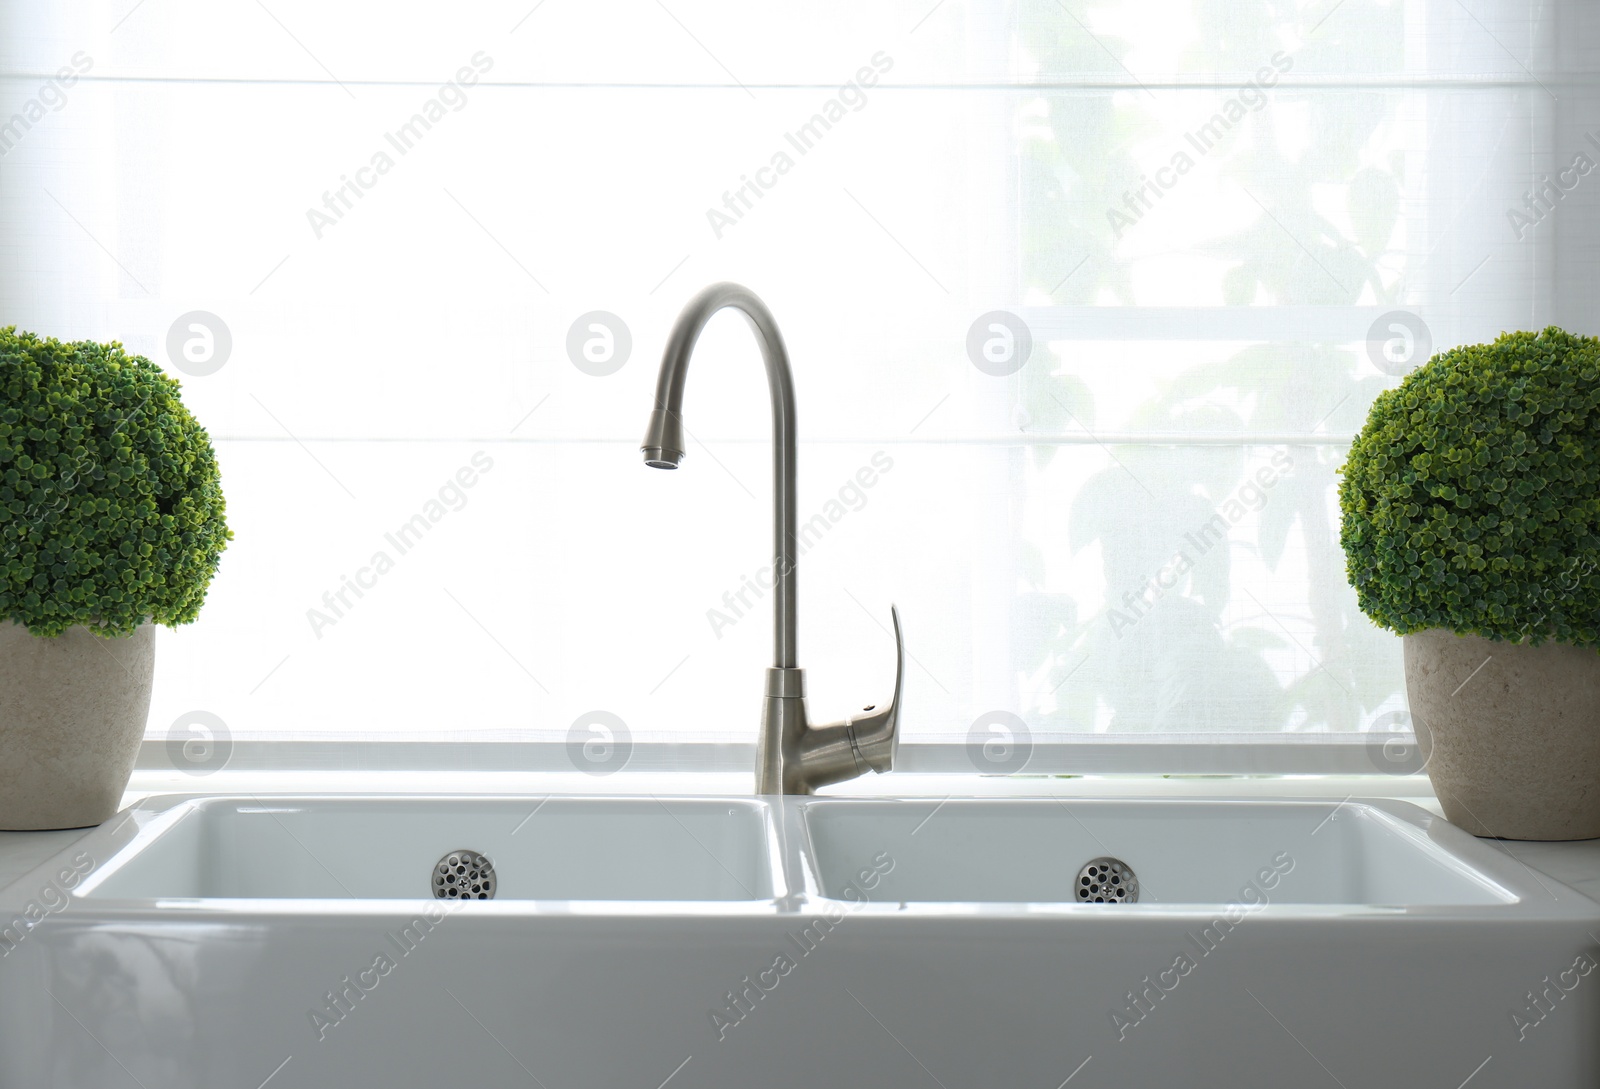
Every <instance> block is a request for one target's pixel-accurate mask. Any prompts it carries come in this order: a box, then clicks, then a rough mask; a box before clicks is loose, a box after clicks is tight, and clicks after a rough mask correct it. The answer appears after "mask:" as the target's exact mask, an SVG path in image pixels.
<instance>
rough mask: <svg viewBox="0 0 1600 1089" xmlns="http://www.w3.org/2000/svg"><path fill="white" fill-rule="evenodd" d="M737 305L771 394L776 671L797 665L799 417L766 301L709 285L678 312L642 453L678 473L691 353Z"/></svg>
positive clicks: (786, 363) (731, 287)
mask: <svg viewBox="0 0 1600 1089" xmlns="http://www.w3.org/2000/svg"><path fill="white" fill-rule="evenodd" d="M729 307H732V308H733V309H735V310H738V311H739V312H740V313H742V314H743V315H744V316H745V318H746V320H748V321H749V322H750V327H751V328H752V329H753V330H754V331H755V334H756V340H757V342H758V343H759V344H760V345H761V358H762V360H763V361H764V362H765V363H766V365H767V388H768V390H769V392H770V393H771V395H772V495H773V502H774V506H775V509H774V512H773V523H772V533H773V542H772V552H773V556H772V562H773V573H774V575H775V576H776V578H777V604H776V613H775V615H774V617H773V628H774V631H773V647H772V656H773V661H772V664H773V666H774V667H775V668H777V669H794V668H796V667H797V666H798V664H799V659H798V654H799V651H798V648H797V647H796V645H795V643H796V637H797V635H798V632H799V620H798V617H797V615H796V612H795V604H796V601H797V599H798V589H797V586H796V580H795V561H796V559H797V550H796V539H795V509H796V508H795V418H794V379H793V377H792V376H791V374H790V372H789V353H788V352H787V351H785V350H784V347H783V335H782V334H781V333H779V332H778V323H777V321H776V320H774V318H773V316H772V311H770V310H768V309H767V307H766V304H765V303H763V302H762V301H761V300H760V299H759V298H757V297H756V294H755V292H753V291H751V290H750V289H749V288H747V287H744V286H741V285H740V284H732V283H722V284H712V285H711V286H710V287H708V288H706V289H705V290H704V291H702V292H700V293H699V294H698V295H696V296H695V297H694V298H693V299H691V300H690V301H689V305H688V306H686V307H684V308H683V313H682V314H680V315H678V320H677V322H676V323H675V324H674V325H673V327H672V334H671V336H669V337H668V338H667V349H666V351H665V352H663V353H662V356H661V375H660V377H659V378H658V379H657V381H656V404H655V410H654V411H652V412H651V413H650V424H649V426H648V427H647V428H646V429H645V436H644V442H643V443H642V444H641V445H640V447H639V449H640V451H641V452H642V453H643V454H644V462H645V464H646V465H649V466H650V467H651V468H654V469H676V468H677V467H678V463H679V462H680V461H682V460H683V455H684V452H685V450H684V441H683V436H684V428H683V387H684V382H685V381H686V379H687V378H688V374H689V356H690V355H692V354H693V353H694V346H695V342H696V341H697V340H699V338H700V330H701V329H703V328H705V324H706V322H708V321H710V320H711V316H712V315H713V314H715V313H717V312H718V311H719V310H725V309H727V308H729Z"/></svg>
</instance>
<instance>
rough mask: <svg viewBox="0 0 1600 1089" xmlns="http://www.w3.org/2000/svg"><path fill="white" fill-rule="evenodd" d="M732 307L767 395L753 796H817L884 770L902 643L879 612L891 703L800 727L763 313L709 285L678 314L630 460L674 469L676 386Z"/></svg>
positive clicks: (901, 672)
mask: <svg viewBox="0 0 1600 1089" xmlns="http://www.w3.org/2000/svg"><path fill="white" fill-rule="evenodd" d="M727 307H732V308H734V309H735V310H738V311H739V312H740V313H742V314H743V315H744V316H745V318H746V319H747V320H748V321H749V322H750V327H751V328H752V329H753V330H754V331H755V334H756V340H757V341H758V342H759V343H760V345H761V358H762V360H763V361H764V362H765V363H766V366H767V387H768V390H769V391H770V393H771V395H772V496H773V505H774V508H775V510H774V513H773V570H774V572H775V573H776V575H777V593H776V595H775V599H774V603H773V652H772V653H773V663H772V667H771V668H770V669H768V670H767V689H766V702H765V704H764V706H763V709H762V715H761V736H760V739H759V741H758V743H757V745H756V793H757V794H810V793H811V792H812V791H813V790H815V789H816V788H817V787H820V786H827V785H828V784H829V783H838V782H843V781H844V780H846V779H854V778H856V777H857V776H859V775H861V774H863V773H864V772H866V771H867V770H868V769H869V768H870V769H871V770H872V771H875V772H885V771H888V770H889V769H890V768H892V767H894V757H895V750H896V748H897V747H898V745H899V741H900V730H899V725H900V688H901V684H902V681H903V680H904V677H905V643H904V642H903V640H902V639H901V636H900V612H899V610H898V609H896V608H894V606H892V605H891V606H890V607H889V614H890V617H891V618H892V619H893V621H894V642H895V673H894V695H893V696H891V697H890V699H889V702H888V704H887V705H885V706H884V707H883V708H882V709H879V708H877V707H875V706H872V705H868V706H867V707H864V708H862V710H861V713H860V714H858V715H856V716H855V717H853V718H847V719H844V720H843V721H840V722H832V723H828V724H827V725H825V726H812V725H811V724H810V723H808V722H807V721H806V686H805V671H804V670H802V669H801V668H800V667H799V663H798V658H797V654H796V650H795V635H796V631H797V627H798V625H797V622H796V621H797V616H796V605H797V587H796V561H797V559H798V550H797V547H796V546H797V538H796V533H795V418H794V416H795V414H794V379H793V377H792V376H791V374H790V372H789V356H788V353H787V352H786V351H785V350H784V347H783V336H782V335H781V334H780V333H779V332H778V323H777V322H776V321H775V320H773V317H772V312H771V311H770V310H768V309H767V307H766V304H764V303H763V302H762V301H761V300H760V299H758V298H757V297H756V296H755V293H754V292H752V291H751V290H750V289H749V288H746V287H742V286H740V285H739V284H732V283H722V284H712V285H711V286H710V287H708V288H706V289H705V290H704V291H701V292H700V293H699V294H698V295H696V296H695V297H694V298H693V299H691V300H689V305H688V306H686V307H684V310H683V313H682V314H680V315H679V316H678V320H677V322H676V324H674V325H673V327H672V335H671V336H670V337H668V338H667V349H666V352H665V353H664V354H663V355H662V357H661V375H660V377H659V378H658V380H657V382H656V406H655V410H654V411H652V412H651V413H650V426H649V427H648V428H647V429H646V430H645V437H644V443H643V445H642V446H640V448H639V449H640V450H641V451H642V452H643V454H644V463H645V464H646V465H648V466H650V467H651V468H653V469H676V468H677V467H678V463H679V462H680V461H682V460H683V455H684V441H683V386H684V380H685V379H686V377H687V376H688V372H689V356H690V355H691V354H693V352H694V346H695V341H696V340H698V339H699V336H700V330H701V329H703V328H704V327H705V324H706V322H707V321H709V320H710V318H711V316H712V315H713V314H715V313H717V311H719V310H722V309H724V308H727Z"/></svg>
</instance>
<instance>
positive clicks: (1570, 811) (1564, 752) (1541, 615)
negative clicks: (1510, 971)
mask: <svg viewBox="0 0 1600 1089" xmlns="http://www.w3.org/2000/svg"><path fill="white" fill-rule="evenodd" d="M1343 472H1344V479H1343V481H1342V483H1341V485H1340V489H1339V502H1340V506H1341V508H1342V509H1343V513H1344V520H1343V527H1342V532H1341V536H1340V540H1341V543H1342V544H1343V545H1344V551H1345V556H1346V558H1347V560H1348V574H1349V578H1350V583H1351V585H1352V586H1354V587H1355V590H1356V595H1357V597H1358V599H1359V601H1360V605H1361V609H1362V611H1363V612H1365V613H1366V614H1367V615H1368V616H1369V617H1371V618H1372V620H1373V621H1374V622H1376V623H1377V624H1379V625H1380V626H1382V627H1385V628H1388V629H1390V630H1391V631H1394V632H1397V633H1399V634H1400V635H1402V636H1404V649H1405V670H1406V690H1407V694H1408V696H1409V698H1410V704H1411V715H1412V720H1413V722H1414V724H1415V726H1416V728H1417V732H1418V735H1419V738H1421V739H1422V740H1423V741H1424V742H1425V743H1431V747H1432V752H1431V755H1430V756H1429V759H1428V764H1427V768H1428V775H1429V777H1430V779H1431V780H1432V783H1433V788H1434V791H1435V793H1437V794H1438V796H1439V801H1440V804H1441V805H1442V806H1443V807H1444V812H1445V815H1446V816H1447V817H1448V818H1449V819H1450V820H1451V821H1452V822H1453V823H1455V824H1458V825H1460V826H1461V827H1463V828H1465V829H1467V830H1468V831H1470V832H1472V833H1474V834H1476V835H1479V836H1495V837H1499V838H1503V839H1550V840H1564V839H1590V838H1594V837H1600V340H1597V339H1596V338H1594V337H1580V336H1574V335H1572V334H1570V333H1566V332H1563V331H1562V330H1560V329H1556V328H1549V329H1546V330H1545V331H1544V332H1542V333H1538V334H1535V333H1507V334H1505V335H1503V336H1501V337H1500V338H1499V339H1498V340H1496V341H1495V342H1494V343H1493V344H1475V345H1471V346H1468V347H1462V348H1455V349H1453V350H1451V351H1448V352H1444V353H1441V354H1439V355H1436V356H1434V357H1433V359H1431V360H1429V361H1428V363H1427V364H1426V365H1424V366H1422V367H1420V368H1418V369H1417V370H1415V371H1413V372H1412V373H1411V374H1409V375H1407V376H1406V378H1405V380H1404V381H1403V382H1402V383H1401V384H1400V385H1399V387H1397V388H1395V389H1392V390H1389V391H1387V392H1385V393H1383V394H1382V395H1380V396H1379V397H1378V399H1377V400H1376V401H1374V402H1373V405H1372V411H1371V413H1370V414H1369V415H1368V417H1367V423H1366V426H1365V427H1364V428H1363V429H1362V431H1361V434H1360V436H1359V437H1358V438H1357V439H1356V442H1355V445H1354V446H1353V447H1352V448H1351V450H1350V457H1349V460H1348V461H1347V462H1346V464H1345V467H1344V471H1343Z"/></svg>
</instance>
